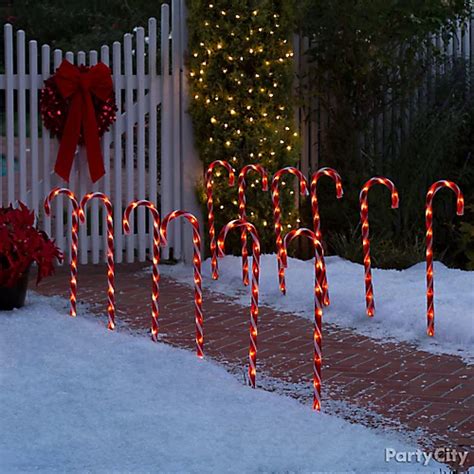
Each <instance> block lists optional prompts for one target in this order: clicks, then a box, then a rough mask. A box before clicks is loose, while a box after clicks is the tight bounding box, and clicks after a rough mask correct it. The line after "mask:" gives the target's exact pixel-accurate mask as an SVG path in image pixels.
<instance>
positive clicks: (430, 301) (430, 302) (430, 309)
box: [425, 180, 464, 336]
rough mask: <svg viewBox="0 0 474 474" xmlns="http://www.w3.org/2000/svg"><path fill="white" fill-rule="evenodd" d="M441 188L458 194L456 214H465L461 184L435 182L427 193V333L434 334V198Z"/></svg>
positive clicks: (442, 181) (443, 181) (444, 181)
mask: <svg viewBox="0 0 474 474" xmlns="http://www.w3.org/2000/svg"><path fill="white" fill-rule="evenodd" d="M441 188H449V189H451V190H452V191H453V192H454V193H455V194H456V214H457V215H458V216H462V215H463V214H464V197H463V195H462V192H461V190H460V189H459V186H458V185H457V184H456V183H453V182H452V181H446V180H441V181H437V182H436V183H433V184H432V185H431V187H430V189H429V190H428V193H427V195H426V209H425V222H426V308H427V309H426V318H427V326H428V327H427V331H426V332H427V334H428V336H434V316H435V311H434V280H433V198H434V196H435V194H436V193H437V192H438V191H439V190H440V189H441Z"/></svg>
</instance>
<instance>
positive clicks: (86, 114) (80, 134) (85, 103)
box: [40, 60, 117, 182]
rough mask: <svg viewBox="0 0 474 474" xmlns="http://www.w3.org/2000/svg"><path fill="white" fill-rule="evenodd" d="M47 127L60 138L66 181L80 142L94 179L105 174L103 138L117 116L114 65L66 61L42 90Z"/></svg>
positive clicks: (59, 160) (60, 167)
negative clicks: (77, 64) (91, 64)
mask: <svg viewBox="0 0 474 474" xmlns="http://www.w3.org/2000/svg"><path fill="white" fill-rule="evenodd" d="M40 112H41V117H42V119H43V124H44V126H45V127H46V128H47V129H48V130H49V131H50V133H51V135H52V136H55V137H57V138H58V139H59V140H60V147H59V151H58V157H57V161H56V166H55V171H56V173H58V174H59V175H60V176H61V177H62V178H63V179H64V180H65V181H69V175H70V171H71V167H72V162H73V160H74V155H75V153H76V149H77V146H78V145H85V147H86V150H87V159H88V163H89V170H90V174H91V179H92V181H93V182H95V181H97V180H98V179H100V178H101V177H102V176H103V175H104V174H105V169H104V165H103V158H102V152H101V149H100V140H99V139H100V137H101V136H102V135H103V134H104V133H105V132H106V131H108V130H109V128H110V126H111V125H112V124H113V123H114V121H115V119H116V112H117V107H116V105H115V94H114V91H113V83H112V75H111V71H110V68H109V67H108V66H106V65H105V64H103V63H98V64H97V65H95V66H75V65H73V64H71V63H70V62H69V61H67V60H64V61H63V62H62V63H61V65H60V66H59V68H58V69H57V70H56V73H55V74H54V75H53V76H51V77H50V78H49V79H46V81H45V83H44V87H43V89H42V90H41V93H40Z"/></svg>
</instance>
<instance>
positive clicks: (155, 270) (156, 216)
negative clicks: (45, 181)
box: [122, 199, 160, 342]
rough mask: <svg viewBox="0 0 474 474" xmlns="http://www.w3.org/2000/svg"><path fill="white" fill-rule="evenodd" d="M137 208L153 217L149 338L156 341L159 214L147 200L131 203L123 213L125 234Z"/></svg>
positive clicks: (158, 294) (158, 296) (158, 309)
mask: <svg viewBox="0 0 474 474" xmlns="http://www.w3.org/2000/svg"><path fill="white" fill-rule="evenodd" d="M139 206H145V207H146V208H147V209H149V210H150V212H151V214H152V217H153V265H152V272H153V274H152V293H151V338H152V340H153V341H155V342H156V341H157V340H158V318H159V315H160V306H159V299H160V271H159V268H158V265H159V263H160V213H159V212H158V211H157V209H156V207H155V205H154V204H153V203H152V202H150V201H147V200H143V199H142V200H137V201H132V202H131V203H130V204H129V205H128V206H127V208H126V209H125V212H124V213H123V221H122V224H123V230H124V232H125V233H126V234H129V233H130V215H131V213H132V211H133V210H134V209H136V208H137V207H139Z"/></svg>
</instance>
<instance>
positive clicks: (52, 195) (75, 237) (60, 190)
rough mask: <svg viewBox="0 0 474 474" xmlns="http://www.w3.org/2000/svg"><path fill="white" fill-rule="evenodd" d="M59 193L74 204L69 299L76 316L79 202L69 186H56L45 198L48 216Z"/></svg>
mask: <svg viewBox="0 0 474 474" xmlns="http://www.w3.org/2000/svg"><path fill="white" fill-rule="evenodd" d="M59 194H65V195H66V196H67V197H68V198H69V200H70V201H71V204H72V214H71V280H70V286H71V292H70V296H69V301H70V303H71V308H70V310H69V314H70V315H71V316H72V317H74V316H76V314H77V311H76V304H77V303H76V302H77V297H76V295H77V244H78V240H79V239H78V235H77V233H78V230H79V203H78V202H77V198H76V195H75V194H74V193H73V192H72V191H71V190H70V189H67V188H54V189H52V190H51V192H50V193H49V194H48V196H47V197H46V199H45V200H44V211H45V213H46V215H47V216H50V215H51V201H52V200H53V199H54V198H55V197H56V196H58V195H59Z"/></svg>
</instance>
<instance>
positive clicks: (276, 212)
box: [271, 166, 308, 294]
mask: <svg viewBox="0 0 474 474" xmlns="http://www.w3.org/2000/svg"><path fill="white" fill-rule="evenodd" d="M284 174H292V175H294V176H296V177H297V178H298V181H299V184H300V193H301V195H302V196H305V195H306V194H308V182H307V180H306V177H305V176H304V174H303V173H302V172H301V171H300V170H298V169H297V168H294V167H293V166H287V167H286V168H282V169H281V170H278V171H277V172H276V173H275V175H274V176H273V179H272V185H271V192H272V203H273V225H274V228H275V240H276V251H277V262H278V282H279V286H280V291H281V292H282V293H283V294H285V293H286V284H285V268H284V267H283V264H282V259H283V258H284V256H283V253H284V252H285V249H284V246H283V232H282V227H281V206H280V190H279V188H278V186H279V184H280V179H281V177H282V176H283V175H284Z"/></svg>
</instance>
